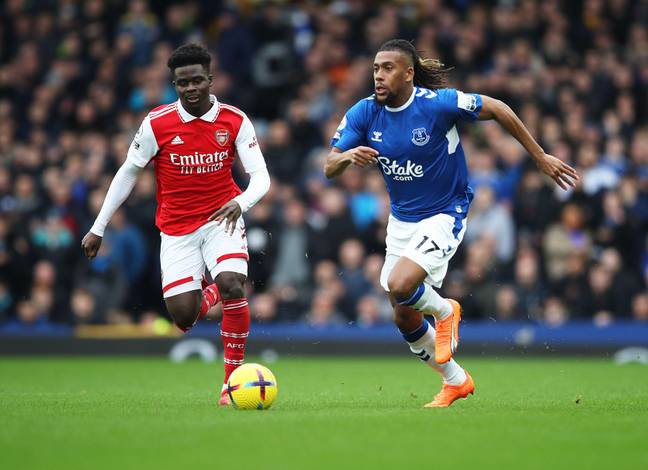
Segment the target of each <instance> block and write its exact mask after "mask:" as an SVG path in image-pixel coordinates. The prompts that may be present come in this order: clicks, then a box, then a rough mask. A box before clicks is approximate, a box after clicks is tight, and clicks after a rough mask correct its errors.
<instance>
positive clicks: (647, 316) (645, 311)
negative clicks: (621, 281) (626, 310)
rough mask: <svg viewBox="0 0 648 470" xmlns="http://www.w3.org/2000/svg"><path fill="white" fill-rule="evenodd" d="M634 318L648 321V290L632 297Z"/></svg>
mask: <svg viewBox="0 0 648 470" xmlns="http://www.w3.org/2000/svg"><path fill="white" fill-rule="evenodd" d="M632 318H633V319H634V320H636V321H642V322H645V321H648V292H642V293H640V294H637V295H636V296H635V297H634V298H633V299H632Z"/></svg>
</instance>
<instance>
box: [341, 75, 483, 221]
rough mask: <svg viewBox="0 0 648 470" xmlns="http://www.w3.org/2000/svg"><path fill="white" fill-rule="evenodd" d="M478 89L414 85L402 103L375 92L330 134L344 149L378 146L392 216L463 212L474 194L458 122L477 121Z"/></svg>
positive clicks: (461, 214) (417, 217) (412, 217)
mask: <svg viewBox="0 0 648 470" xmlns="http://www.w3.org/2000/svg"><path fill="white" fill-rule="evenodd" d="M481 107H482V100H481V96H480V95H476V94H468V93H462V92H461V91H458V90H454V89H451V88H446V89H441V90H434V91H433V90H428V89H426V88H416V87H415V88H414V91H413V93H412V96H411V97H410V98H409V100H408V101H407V102H406V103H405V104H404V105H402V106H400V107H398V108H390V107H388V106H384V105H380V104H378V103H377V102H376V101H375V99H374V97H373V96H371V97H369V98H366V99H364V100H361V101H359V102H358V103H356V104H355V105H354V106H353V107H352V108H351V109H349V111H348V112H347V113H346V115H345V116H344V119H342V122H341V123H340V126H339V127H338V129H337V132H336V133H335V136H334V137H333V139H332V140H331V145H332V146H333V147H337V148H338V149H340V150H342V151H346V150H349V149H351V148H353V147H357V146H359V145H365V146H368V147H372V148H374V149H376V150H377V151H378V152H379V156H378V162H379V168H380V170H381V171H382V174H383V177H384V178H385V182H386V183H387V191H388V192H389V197H390V200H391V211H392V214H393V215H394V217H396V218H397V219H399V220H403V221H405V222H418V221H419V220H423V219H426V218H428V217H432V216H433V215H436V214H450V215H454V216H458V217H461V218H463V217H465V215H466V213H467V212H468V206H469V204H470V201H471V200H472V197H473V191H472V189H471V188H470V187H469V186H468V170H467V168H466V158H465V156H464V152H463V148H462V147H461V142H459V133H458V132H457V122H459V121H474V120H475V119H477V116H479V112H480V111H481Z"/></svg>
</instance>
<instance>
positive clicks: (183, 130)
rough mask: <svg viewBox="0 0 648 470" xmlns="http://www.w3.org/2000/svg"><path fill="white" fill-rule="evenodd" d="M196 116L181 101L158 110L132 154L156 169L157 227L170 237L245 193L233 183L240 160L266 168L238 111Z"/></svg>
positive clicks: (218, 106)
mask: <svg viewBox="0 0 648 470" xmlns="http://www.w3.org/2000/svg"><path fill="white" fill-rule="evenodd" d="M210 98H211V100H212V102H213V105H212V107H211V109H210V110H209V111H208V112H207V113H205V114H204V115H203V116H200V117H195V116H193V115H191V114H189V113H188V112H187V111H186V110H185V109H183V107H182V105H181V103H180V101H179V100H178V101H177V102H175V103H171V104H168V105H164V106H159V107H157V108H155V109H154V110H153V111H151V112H150V113H149V115H148V116H147V117H146V118H145V119H144V121H143V122H142V125H141V126H140V128H139V130H138V132H137V134H136V135H135V138H134V140H133V143H132V144H131V147H130V149H129V151H128V159H129V160H130V161H132V162H133V163H134V164H135V165H137V166H139V167H145V166H146V165H147V164H148V163H149V161H151V160H152V161H153V164H154V165H155V176H156V179H157V204H158V205H157V211H156V214H155V222H156V225H157V226H158V228H159V229H160V231H162V232H163V233H166V234H167V235H185V234H188V233H191V232H193V231H194V230H196V229H197V228H198V227H200V226H201V225H203V224H205V223H206V222H207V218H208V217H209V216H210V215H212V214H213V213H214V212H215V211H216V210H218V209H219V208H220V207H222V206H223V205H224V204H225V203H227V202H228V201H230V200H232V199H233V198H234V197H235V196H237V195H238V194H240V193H241V190H240V189H239V187H238V186H237V185H236V183H235V182H234V180H233V178H232V164H233V162H234V158H235V157H236V155H239V157H240V158H241V159H242V161H243V164H244V166H245V170H246V171H247V172H251V171H254V170H257V169H258V168H255V167H261V166H265V163H264V161H263V157H262V155H261V151H260V150H259V146H258V144H257V140H256V135H255V133H254V127H253V126H252V123H251V122H250V120H249V119H248V117H247V116H246V115H245V114H244V113H243V112H242V111H240V110H239V109H238V108H235V107H234V106H229V105H226V104H223V103H219V102H218V101H217V100H216V98H215V97H214V96H211V97H210Z"/></svg>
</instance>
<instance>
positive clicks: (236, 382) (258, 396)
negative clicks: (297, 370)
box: [227, 364, 277, 410]
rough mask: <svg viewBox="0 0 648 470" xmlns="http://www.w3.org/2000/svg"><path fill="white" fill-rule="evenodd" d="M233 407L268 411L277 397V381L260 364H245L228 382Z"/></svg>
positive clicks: (228, 391) (268, 370)
mask: <svg viewBox="0 0 648 470" xmlns="http://www.w3.org/2000/svg"><path fill="white" fill-rule="evenodd" d="M227 393H228V394H229V397H230V400H231V401H232V405H233V406H234V407H235V408H238V409H241V410H267V409H268V408H270V407H271V406H272V403H273V402H274V400H275V398H276V397H277V379H275V376H274V374H273V373H272V372H271V371H270V369H268V368H267V367H264V366H262V365H260V364H243V365H242V366H240V367H238V368H237V369H236V370H235V371H234V372H232V375H230V378H229V380H228V381H227Z"/></svg>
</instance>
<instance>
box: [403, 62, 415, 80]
mask: <svg viewBox="0 0 648 470" xmlns="http://www.w3.org/2000/svg"><path fill="white" fill-rule="evenodd" d="M413 80H414V67H412V66H410V67H407V72H405V81H406V82H407V83H409V82H411V81H413Z"/></svg>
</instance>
